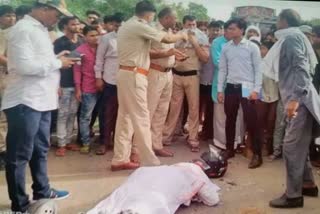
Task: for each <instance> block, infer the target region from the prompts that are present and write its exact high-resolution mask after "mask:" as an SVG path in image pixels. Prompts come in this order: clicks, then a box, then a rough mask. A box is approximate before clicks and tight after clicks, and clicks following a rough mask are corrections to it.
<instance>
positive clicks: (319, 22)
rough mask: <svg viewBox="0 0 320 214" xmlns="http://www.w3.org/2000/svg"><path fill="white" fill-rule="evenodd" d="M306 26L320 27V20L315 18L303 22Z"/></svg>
mask: <svg viewBox="0 0 320 214" xmlns="http://www.w3.org/2000/svg"><path fill="white" fill-rule="evenodd" d="M302 23H303V24H305V25H310V26H317V25H320V19H319V18H313V19H311V20H306V21H303V22H302Z"/></svg>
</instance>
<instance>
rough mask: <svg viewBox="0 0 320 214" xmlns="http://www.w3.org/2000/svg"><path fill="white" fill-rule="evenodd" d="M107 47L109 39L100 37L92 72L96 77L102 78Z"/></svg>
mask: <svg viewBox="0 0 320 214" xmlns="http://www.w3.org/2000/svg"><path fill="white" fill-rule="evenodd" d="M108 48H109V40H108V39H107V38H104V37H102V39H101V41H100V43H99V45H98V49H97V54H96V63H95V66H94V72H95V76H96V78H97V79H102V74H103V72H104V58H105V54H106V52H107V51H108Z"/></svg>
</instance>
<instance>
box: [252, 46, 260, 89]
mask: <svg viewBox="0 0 320 214" xmlns="http://www.w3.org/2000/svg"><path fill="white" fill-rule="evenodd" d="M253 47H254V49H253V52H252V57H251V58H252V61H253V63H252V64H253V71H254V89H253V90H254V92H257V93H260V90H261V87H262V70H261V53H260V50H259V48H258V47H257V46H256V45H254V46H253Z"/></svg>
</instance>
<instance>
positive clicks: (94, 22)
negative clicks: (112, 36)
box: [90, 19, 101, 25]
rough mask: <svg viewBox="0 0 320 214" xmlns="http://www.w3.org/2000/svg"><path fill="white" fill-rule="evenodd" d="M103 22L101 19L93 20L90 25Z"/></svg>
mask: <svg viewBox="0 0 320 214" xmlns="http://www.w3.org/2000/svg"><path fill="white" fill-rule="evenodd" d="M100 23H101V22H100V20H99V19H97V20H93V21H92V22H91V24H90V25H99V24H100Z"/></svg>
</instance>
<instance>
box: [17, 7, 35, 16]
mask: <svg viewBox="0 0 320 214" xmlns="http://www.w3.org/2000/svg"><path fill="white" fill-rule="evenodd" d="M31 10H32V7H31V6H29V5H20V6H19V7H17V9H16V16H22V17H23V16H24V15H27V14H29V13H30V12H31Z"/></svg>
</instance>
